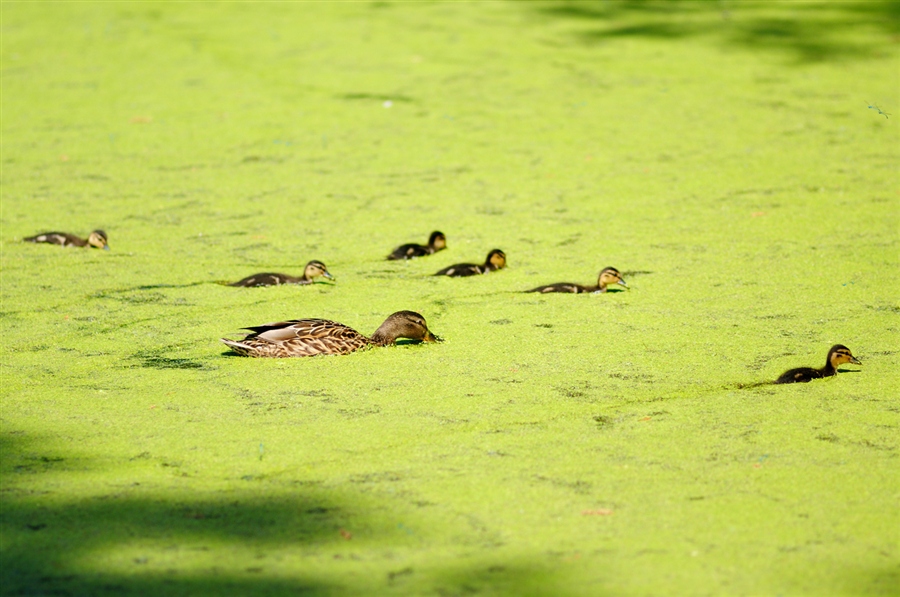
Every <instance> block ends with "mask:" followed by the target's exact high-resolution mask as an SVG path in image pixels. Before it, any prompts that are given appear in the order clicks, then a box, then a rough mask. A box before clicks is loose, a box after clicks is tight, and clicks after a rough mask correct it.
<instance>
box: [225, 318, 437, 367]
mask: <svg viewBox="0 0 900 597" xmlns="http://www.w3.org/2000/svg"><path fill="white" fill-rule="evenodd" d="M244 329H247V330H251V331H252V332H253V333H252V334H250V335H248V336H247V337H246V338H244V339H243V340H240V341H236V340H229V339H227V338H222V342H224V343H225V344H227V345H228V347H229V348H231V350H233V351H235V352H236V353H238V354H240V355H243V356H248V357H311V356H316V355H320V354H349V353H351V352H355V351H357V350H360V349H363V348H368V347H370V346H388V345H389V344H393V343H394V342H396V341H397V339H398V338H410V339H412V340H419V341H421V342H440V338H438V337H437V336H435V335H434V334H432V333H431V331H430V330H429V329H428V326H427V324H426V323H425V318H424V317H422V316H421V315H419V314H418V313H416V312H415V311H397V312H396V313H394V314H392V315H391V316H390V317H388V318H387V319H386V320H385V321H384V323H382V324H381V326H380V327H379V328H378V329H377V330H375V333H374V334H372V336H371V337H367V336H364V335H363V334H360V333H359V332H357V331H356V330H354V329H353V328H351V327H349V326H346V325H344V324H342V323H338V322H336V321H330V320H328V319H294V320H291V321H282V322H279V323H267V324H265V325H260V326H256V327H248V328H244Z"/></svg>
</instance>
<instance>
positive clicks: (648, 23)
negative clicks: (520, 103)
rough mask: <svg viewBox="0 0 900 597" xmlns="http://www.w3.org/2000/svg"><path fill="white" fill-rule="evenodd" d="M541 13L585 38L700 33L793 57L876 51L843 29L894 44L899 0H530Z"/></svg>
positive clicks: (878, 52) (872, 54) (804, 59)
mask: <svg viewBox="0 0 900 597" xmlns="http://www.w3.org/2000/svg"><path fill="white" fill-rule="evenodd" d="M536 6H537V10H538V11H539V12H540V14H541V15H543V16H550V17H557V18H560V19H569V20H579V21H583V22H589V23H592V24H594V25H596V26H592V27H591V28H590V29H588V30H582V31H579V32H577V33H576V34H575V35H576V36H577V37H578V38H579V39H580V40H581V41H583V42H585V43H592V44H593V43H602V42H606V41H611V40H615V39H618V38H625V37H646V38H651V39H659V40H669V41H675V40H680V39H686V38H691V37H706V38H709V39H712V40H714V41H715V42H717V43H719V44H721V45H725V46H732V47H738V48H742V49H747V50H770V51H775V52H780V53H783V54H785V55H788V56H791V57H793V59H794V60H795V61H796V62H801V63H808V62H822V61H828V60H836V59H863V58H877V57H881V56H884V55H886V50H885V48H883V47H878V46H877V45H873V44H872V43H871V42H870V41H864V40H861V39H860V38H861V36H859V35H855V36H854V37H853V38H852V39H851V38H848V37H847V35H846V34H847V32H854V30H864V31H878V30H880V31H881V32H883V33H884V34H886V35H888V36H889V37H890V38H891V41H892V42H893V43H894V44H896V43H897V42H898V41H900V40H898V36H900V2H896V1H894V0H871V1H867V2H830V3H822V4H819V3H784V4H778V3H750V2H734V1H731V0H719V1H718V2H712V1H706V2H699V1H696V0H664V1H654V0H596V1H591V0H589V1H579V0H567V1H564V2H555V3H553V4H551V5H547V4H540V5H536Z"/></svg>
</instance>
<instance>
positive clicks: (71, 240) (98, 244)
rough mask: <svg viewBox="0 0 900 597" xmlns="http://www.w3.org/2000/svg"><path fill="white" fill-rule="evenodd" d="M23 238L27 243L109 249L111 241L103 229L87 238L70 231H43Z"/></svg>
mask: <svg viewBox="0 0 900 597" xmlns="http://www.w3.org/2000/svg"><path fill="white" fill-rule="evenodd" d="M22 240H23V241H25V242H27V243H48V244H51V245H60V246H62V247H94V248H95V249H105V250H107V251H108V250H109V241H108V239H107V236H106V233H105V232H104V231H102V230H94V231H93V232H91V234H90V236H88V237H87V238H81V237H79V236H76V235H74V234H69V233H68V232H41V233H40V234H35V235H34V236H29V237H27V238H23V239H22Z"/></svg>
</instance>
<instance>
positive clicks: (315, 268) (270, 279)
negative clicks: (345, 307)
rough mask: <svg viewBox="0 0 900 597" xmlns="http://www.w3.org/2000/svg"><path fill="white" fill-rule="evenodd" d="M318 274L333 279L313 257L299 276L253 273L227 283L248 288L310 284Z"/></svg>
mask: <svg viewBox="0 0 900 597" xmlns="http://www.w3.org/2000/svg"><path fill="white" fill-rule="evenodd" d="M320 276H324V277H325V278H328V279H329V280H334V279H335V278H334V276H332V275H331V273H330V272H329V271H328V269H327V268H326V267H325V264H324V263H322V262H321V261H317V260H315V259H313V260H312V261H310V262H309V263H307V264H306V267H305V268H304V269H303V275H302V276H301V277H299V278H295V277H294V276H289V275H287V274H270V273H263V274H253V275H252V276H247V277H246V278H244V279H243V280H239V281H237V282H235V283H234V284H229V286H243V287H248V288H249V287H251V286H279V285H281V284H312V283H313V282H315V280H316V278H318V277H320Z"/></svg>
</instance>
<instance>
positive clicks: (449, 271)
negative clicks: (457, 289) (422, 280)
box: [434, 249, 506, 278]
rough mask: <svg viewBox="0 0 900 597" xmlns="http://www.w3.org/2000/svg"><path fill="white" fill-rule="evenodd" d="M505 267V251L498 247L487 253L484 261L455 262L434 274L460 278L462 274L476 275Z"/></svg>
mask: <svg viewBox="0 0 900 597" xmlns="http://www.w3.org/2000/svg"><path fill="white" fill-rule="evenodd" d="M504 267H506V253H504V252H503V251H501V250H500V249H494V250H493V251H491V252H490V253H488V256H487V259H485V260H484V263H483V264H481V265H479V264H477V263H457V264H456V265H451V266H450V267H445V268H444V269H442V270H441V271H439V272H437V273H435V274H434V275H435V276H450V277H452V278H460V277H463V276H477V275H478V274H486V273H488V272H492V271H495V270H498V269H503V268H504Z"/></svg>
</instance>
